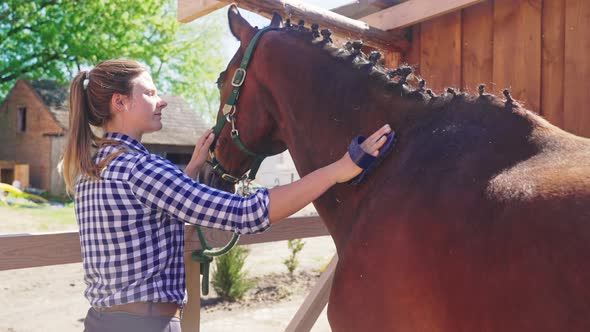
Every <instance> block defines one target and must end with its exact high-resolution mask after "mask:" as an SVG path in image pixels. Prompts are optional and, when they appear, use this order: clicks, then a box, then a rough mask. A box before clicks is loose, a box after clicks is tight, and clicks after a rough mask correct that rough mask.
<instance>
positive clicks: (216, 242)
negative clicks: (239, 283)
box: [185, 217, 329, 250]
mask: <svg viewBox="0 0 590 332" xmlns="http://www.w3.org/2000/svg"><path fill="white" fill-rule="evenodd" d="M201 229H202V231H203V236H204V237H205V241H207V244H208V245H209V246H210V247H221V246H224V245H225V244H226V243H227V242H228V241H229V239H230V238H231V233H229V232H223V231H219V230H215V229H209V228H203V227H202V228H201ZM324 235H329V233H328V230H327V228H326V226H325V225H324V223H323V222H322V221H321V219H320V218H319V217H297V218H289V219H287V220H284V221H281V222H279V223H277V224H274V225H272V226H271V227H270V228H269V229H268V230H267V231H266V232H263V233H260V234H252V235H242V236H241V237H240V242H239V244H254V243H266V242H274V241H283V240H289V239H300V238H306V237H314V236H324ZM199 248H201V243H200V242H199V237H198V235H197V232H196V227H194V226H188V225H187V228H186V234H185V250H195V249H199Z"/></svg>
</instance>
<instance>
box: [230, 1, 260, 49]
mask: <svg viewBox="0 0 590 332" xmlns="http://www.w3.org/2000/svg"><path fill="white" fill-rule="evenodd" d="M227 18H228V19H229V30H230V31H231V33H232V34H233V35H234V37H236V38H237V39H238V40H239V41H242V39H244V37H245V36H247V35H248V32H250V31H252V29H254V28H252V26H251V25H250V23H248V21H246V19H244V18H243V17H242V15H240V12H239V11H238V7H237V6H236V5H231V6H230V7H229V10H228V12H227Z"/></svg>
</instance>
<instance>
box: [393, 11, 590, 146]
mask: <svg viewBox="0 0 590 332" xmlns="http://www.w3.org/2000/svg"><path fill="white" fill-rule="evenodd" d="M412 34H413V40H412V46H411V50H410V52H409V53H408V54H407V56H406V58H405V59H404V60H405V61H406V62H407V63H409V64H412V65H417V67H418V72H419V74H420V75H421V76H422V77H423V78H424V79H425V80H426V82H427V87H429V88H431V89H433V90H434V91H438V92H441V91H442V90H443V89H444V88H447V87H455V88H461V90H462V91H468V92H470V93H475V92H476V91H477V86H478V85H479V84H480V83H484V84H486V85H487V87H488V89H493V90H494V92H495V93H496V94H499V95H501V93H500V92H501V91H502V90H503V89H504V88H510V91H511V93H512V96H513V97H515V98H516V99H517V100H519V101H521V102H522V103H524V105H525V107H526V108H528V109H530V110H533V111H536V112H538V113H540V114H541V115H543V116H544V117H545V118H546V119H548V120H549V121H550V122H551V123H553V124H555V125H557V126H560V127H562V128H564V129H566V130H567V131H569V132H572V133H575V134H577V135H582V136H586V137H590V107H589V106H588V105H590V56H589V54H590V1H589V0H543V1H541V0H487V1H485V2H482V3H479V4H476V5H474V6H472V7H469V8H466V9H463V10H460V11H455V12H452V13H450V14H447V15H444V16H441V17H438V18H435V19H432V20H429V21H426V22H423V23H420V24H417V25H415V26H414V27H413V30H412Z"/></svg>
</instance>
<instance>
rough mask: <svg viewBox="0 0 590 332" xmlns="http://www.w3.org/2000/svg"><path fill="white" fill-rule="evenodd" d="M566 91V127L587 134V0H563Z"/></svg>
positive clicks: (589, 72)
mask: <svg viewBox="0 0 590 332" xmlns="http://www.w3.org/2000/svg"><path fill="white" fill-rule="evenodd" d="M565 8H566V9H565V26H566V31H565V83H564V85H565V87H566V88H565V90H564V109H565V114H564V117H565V119H564V120H565V121H564V125H565V126H564V127H565V129H566V130H568V131H570V132H572V133H574V134H577V135H581V136H585V137H590V111H589V110H588V104H589V102H590V84H588V83H589V82H588V79H589V78H590V60H589V58H588V54H590V37H589V36H588V32H589V31H590V1H588V0H566V1H565Z"/></svg>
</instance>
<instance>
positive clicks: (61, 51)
mask: <svg viewBox="0 0 590 332" xmlns="http://www.w3.org/2000/svg"><path fill="white" fill-rule="evenodd" d="M175 4H176V1H174V0H165V1H161V0H142V1H139V0H131V1H119V0H100V1H91V0H82V1H74V0H29V1H22V0H7V1H4V2H2V3H0V49H1V50H2V52H1V53H0V99H2V98H3V97H4V96H5V95H6V93H7V92H8V89H10V87H12V86H13V84H14V82H15V80H16V79H18V78H19V77H26V78H29V79H35V78H44V79H54V80H56V81H58V82H59V83H61V84H67V83H68V82H69V81H70V80H71V78H72V77H73V76H74V75H75V74H76V73H77V72H78V71H80V70H81V69H85V68H88V67H92V66H94V65H95V64H96V63H98V62H100V61H103V60H107V59H112V58H131V59H135V60H138V61H140V62H142V63H144V64H146V65H147V66H148V67H149V68H150V71H151V73H152V75H153V76H154V81H155V82H156V85H158V86H160V90H162V91H163V92H164V93H173V94H178V95H181V96H183V97H184V98H185V99H187V100H188V101H189V102H190V103H191V104H192V105H193V106H194V107H196V108H198V109H199V110H202V111H204V112H205V113H208V114H211V112H212V111H211V107H212V105H213V104H214V102H215V101H217V100H218V95H217V89H216V87H215V78H216V75H217V74H218V73H219V72H220V71H221V70H222V69H223V62H225V61H224V60H223V57H222V56H221V55H222V53H223V52H222V51H223V44H222V43H219V39H220V38H221V37H222V36H224V35H225V30H224V28H226V27H225V26H226V23H225V22H226V19H221V15H222V14H223V13H221V12H218V13H214V14H213V15H212V16H211V17H208V18H204V19H200V20H198V22H197V21H195V22H192V23H190V24H181V23H179V22H178V21H177V19H176V6H175Z"/></svg>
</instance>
